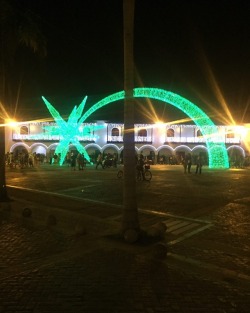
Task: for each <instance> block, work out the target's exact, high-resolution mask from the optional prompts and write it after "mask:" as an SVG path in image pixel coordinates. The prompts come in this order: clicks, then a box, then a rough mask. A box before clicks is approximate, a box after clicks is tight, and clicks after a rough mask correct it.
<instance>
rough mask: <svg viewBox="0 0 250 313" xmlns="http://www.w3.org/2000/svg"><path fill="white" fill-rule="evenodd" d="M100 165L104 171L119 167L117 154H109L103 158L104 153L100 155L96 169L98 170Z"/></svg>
mask: <svg viewBox="0 0 250 313" xmlns="http://www.w3.org/2000/svg"><path fill="white" fill-rule="evenodd" d="M99 165H101V167H102V168H103V169H104V168H106V167H117V155H116V154H115V153H114V154H113V155H111V154H110V153H108V154H107V155H105V156H103V155H102V153H99V154H98V157H97V159H96V166H95V168H96V169H98V167H99Z"/></svg>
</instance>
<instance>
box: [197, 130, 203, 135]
mask: <svg viewBox="0 0 250 313" xmlns="http://www.w3.org/2000/svg"><path fill="white" fill-rule="evenodd" d="M196 136H197V137H202V136H203V135H202V132H201V131H200V130H199V129H198V130H197V133H196Z"/></svg>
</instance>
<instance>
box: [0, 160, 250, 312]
mask: <svg viewBox="0 0 250 313" xmlns="http://www.w3.org/2000/svg"><path fill="white" fill-rule="evenodd" d="M151 170H152V173H153V179H152V181H151V182H150V183H147V182H145V183H144V182H138V183H137V195H138V196H137V197H138V208H139V220H140V225H141V228H142V229H145V230H147V229H150V228H151V227H152V225H154V224H156V223H158V222H162V223H164V224H166V225H167V231H166V234H165V235H164V237H163V238H162V239H160V240H158V239H157V240H155V239H152V240H150V241H148V240H147V241H146V240H145V241H144V240H143V239H141V240H139V242H137V243H135V244H127V243H125V242H124V241H123V240H122V238H121V237H120V236H119V229H120V223H121V218H122V206H121V205H122V181H121V180H118V179H117V178H116V173H117V169H113V168H110V169H105V170H102V169H100V170H95V168H94V167H93V166H92V167H91V166H89V167H87V168H86V169H85V170H84V171H74V172H71V171H70V169H69V168H66V167H63V168H59V167H57V166H52V167H51V166H48V165H43V166H41V167H40V168H35V169H23V170H20V169H16V170H15V169H13V170H9V169H7V171H6V178H7V184H8V193H9V195H10V197H11V200H12V201H11V202H9V203H1V209H0V221H1V226H0V252H1V259H0V286H1V288H0V312H1V313H7V312H37V313H38V312H39V313H40V312H110V313H113V312H240V313H241V312H242V313H244V312H249V304H250V301H249V299H250V297H249V296H250V269H249V260H250V258H249V255H250V254H249V251H250V248H249V224H250V214H249V200H250V197H249V174H250V171H249V169H244V170H240V169H239V170H237V169H232V170H228V171H212V170H209V169H206V168H204V171H203V173H202V175H198V176H197V175H195V174H190V175H184V174H183V172H182V168H181V167H178V166H174V167H170V166H158V165H157V166H152V167H151ZM162 247H167V251H168V253H167V255H166V256H165V257H162V255H161V254H159V251H160V252H161V250H159V249H161V248H162Z"/></svg>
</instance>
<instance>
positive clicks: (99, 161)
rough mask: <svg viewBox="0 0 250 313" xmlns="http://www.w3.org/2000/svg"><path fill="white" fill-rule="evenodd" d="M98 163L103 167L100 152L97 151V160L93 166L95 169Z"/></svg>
mask: <svg viewBox="0 0 250 313" xmlns="http://www.w3.org/2000/svg"><path fill="white" fill-rule="evenodd" d="M99 165H101V167H102V168H104V167H103V164H102V154H101V153H99V155H98V157H97V160H96V166H95V169H96V170H97V168H98V166H99Z"/></svg>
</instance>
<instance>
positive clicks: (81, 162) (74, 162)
mask: <svg viewBox="0 0 250 313" xmlns="http://www.w3.org/2000/svg"><path fill="white" fill-rule="evenodd" d="M66 163H67V164H68V166H70V167H71V171H75V170H76V167H77V166H78V170H79V171H83V169H84V167H85V166H86V159H85V157H84V154H83V153H80V152H77V151H69V152H68V153H67V155H66Z"/></svg>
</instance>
